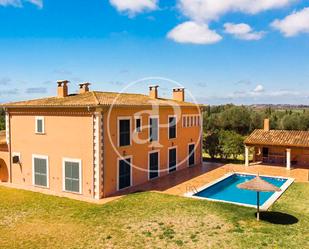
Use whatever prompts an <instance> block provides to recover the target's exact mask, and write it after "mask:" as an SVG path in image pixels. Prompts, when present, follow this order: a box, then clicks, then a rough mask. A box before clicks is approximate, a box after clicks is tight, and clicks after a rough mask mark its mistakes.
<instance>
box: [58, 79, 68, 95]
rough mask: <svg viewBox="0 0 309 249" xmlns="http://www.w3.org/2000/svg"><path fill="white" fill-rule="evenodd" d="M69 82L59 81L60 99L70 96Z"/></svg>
mask: <svg viewBox="0 0 309 249" xmlns="http://www.w3.org/2000/svg"><path fill="white" fill-rule="evenodd" d="M68 83H69V81H68V80H58V81H57V84H58V98H64V97H67V96H68Z"/></svg>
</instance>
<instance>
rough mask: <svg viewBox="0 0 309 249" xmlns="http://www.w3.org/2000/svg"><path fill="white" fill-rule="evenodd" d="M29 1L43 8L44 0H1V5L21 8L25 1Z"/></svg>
mask: <svg viewBox="0 0 309 249" xmlns="http://www.w3.org/2000/svg"><path fill="white" fill-rule="evenodd" d="M24 2H28V3H31V4H34V5H36V6H37V7H39V8H43V0H0V5H1V6H5V7H6V6H13V7H18V8H21V7H23V3H24Z"/></svg>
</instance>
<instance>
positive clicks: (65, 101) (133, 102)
mask: <svg viewBox="0 0 309 249" xmlns="http://www.w3.org/2000/svg"><path fill="white" fill-rule="evenodd" d="M153 104H154V105H159V106H173V105H179V106H196V104H194V103H189V102H182V101H175V100H171V99H163V98H158V99H152V98H150V97H149V96H148V95H143V94H133V93H116V92H99V91H91V92H86V93H81V94H71V95H69V96H67V97H64V98H58V97H49V98H41V99H34V100H27V101H19V102H11V103H6V104H3V105H2V106H3V107H88V106H111V105H115V106H151V105H153Z"/></svg>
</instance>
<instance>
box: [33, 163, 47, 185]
mask: <svg viewBox="0 0 309 249" xmlns="http://www.w3.org/2000/svg"><path fill="white" fill-rule="evenodd" d="M34 184H35V185H37V186H43V187H47V160H46V159H42V158H34Z"/></svg>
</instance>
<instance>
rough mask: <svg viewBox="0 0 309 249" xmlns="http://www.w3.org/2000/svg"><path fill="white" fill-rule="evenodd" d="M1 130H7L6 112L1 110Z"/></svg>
mask: <svg viewBox="0 0 309 249" xmlns="http://www.w3.org/2000/svg"><path fill="white" fill-rule="evenodd" d="M0 130H5V112H4V110H3V109H1V110H0Z"/></svg>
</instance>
